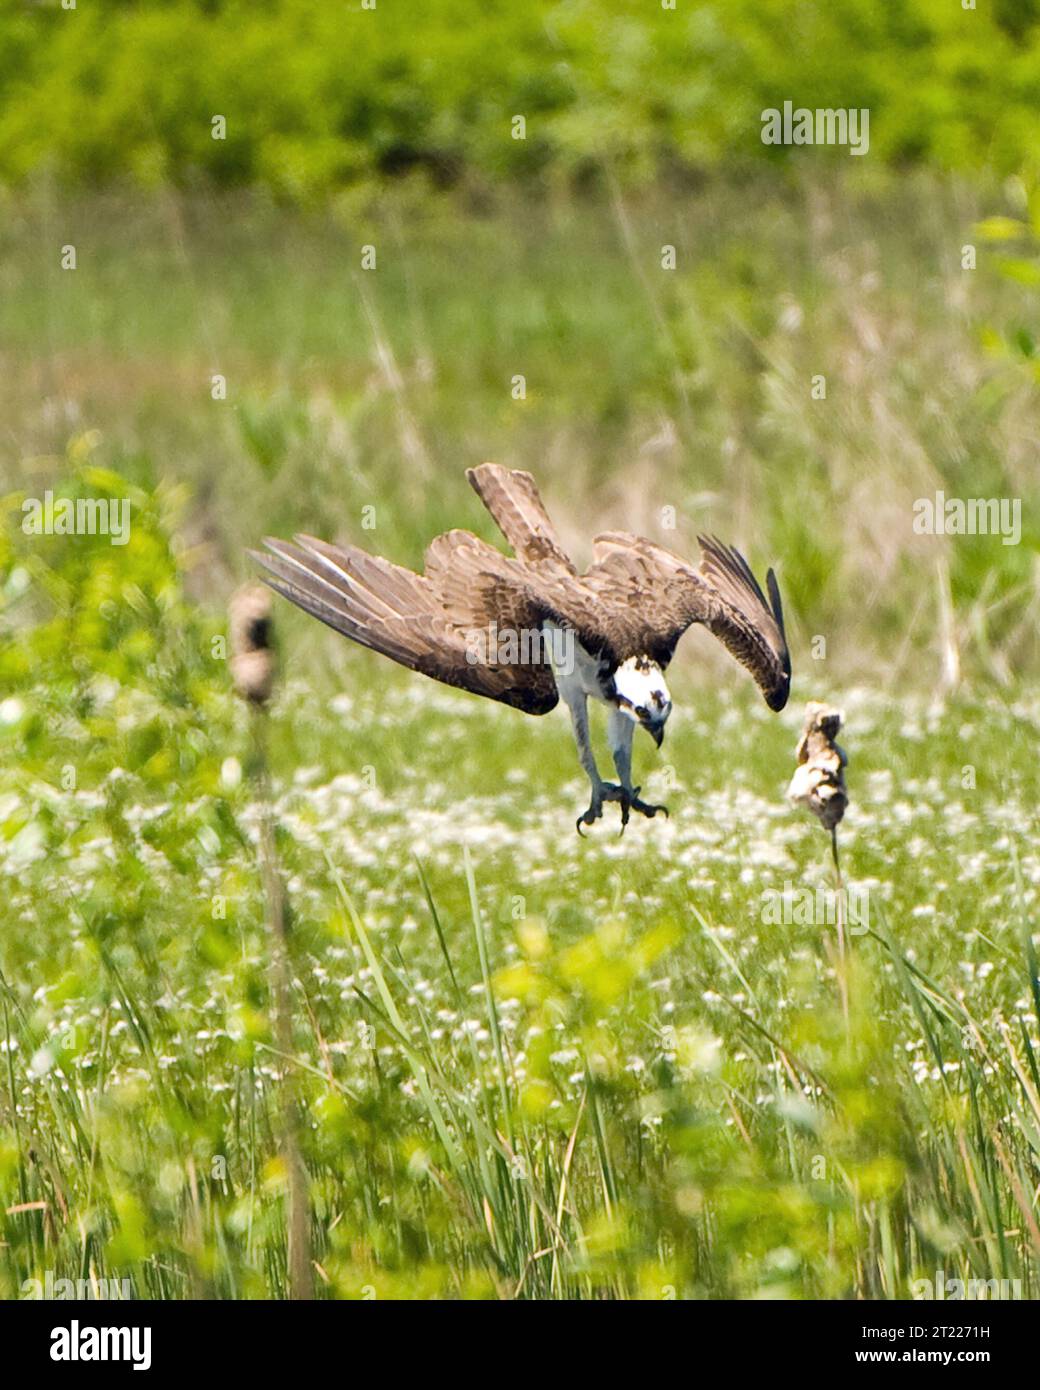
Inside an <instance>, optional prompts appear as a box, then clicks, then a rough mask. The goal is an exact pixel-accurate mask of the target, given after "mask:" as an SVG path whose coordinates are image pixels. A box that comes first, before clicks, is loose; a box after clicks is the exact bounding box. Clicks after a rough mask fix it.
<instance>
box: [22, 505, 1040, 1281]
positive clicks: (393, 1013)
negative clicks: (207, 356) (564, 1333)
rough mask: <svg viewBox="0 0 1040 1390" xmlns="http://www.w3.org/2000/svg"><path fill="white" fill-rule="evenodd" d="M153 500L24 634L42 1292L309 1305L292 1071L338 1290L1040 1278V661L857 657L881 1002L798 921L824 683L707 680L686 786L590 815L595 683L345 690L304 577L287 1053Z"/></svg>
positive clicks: (292, 619) (229, 794)
mask: <svg viewBox="0 0 1040 1390" xmlns="http://www.w3.org/2000/svg"><path fill="white" fill-rule="evenodd" d="M97 484H98V479H96V478H95V479H94V480H93V486H95V487H96V486H97ZM139 503H140V505H139V508H138V511H137V514H136V516H137V520H136V525H135V528H134V532H133V536H132V540H131V543H130V545H129V546H127V547H126V549H125V553H124V554H123V555H122V556H121V558H120V561H119V564H118V565H116V566H114V567H109V568H108V569H107V570H106V567H105V563H104V562H105V560H106V559H107V557H108V555H109V554H110V553H111V551H112V547H110V546H108V545H107V543H106V542H105V541H104V540H103V539H100V538H99V539H98V540H95V541H90V540H87V541H85V542H84V543H83V547H82V549H81V550H80V551H76V552H74V551H73V550H72V548H71V547H70V546H68V545H67V544H65V543H63V542H61V541H59V540H52V541H50V542H49V543H48V546H49V549H47V550H44V551H42V552H41V551H40V550H38V549H34V550H31V551H30V552H29V559H30V560H31V561H32V562H33V563H34V564H36V565H37V566H39V565H41V564H45V565H47V566H48V570H47V573H48V574H49V575H50V578H51V589H52V592H53V593H54V594H55V596H56V600H57V606H56V608H55V609H54V612H53V616H52V617H51V618H50V619H49V620H47V619H45V620H43V621H41V622H40V623H38V624H37V626H36V628H35V629H34V631H33V633H32V634H31V636H30V637H28V638H26V639H25V640H23V642H22V643H21V645H20V651H16V650H15V649H14V646H13V645H11V646H9V647H7V648H5V649H4V651H5V658H4V678H5V681H6V682H7V684H8V688H9V689H12V690H13V693H12V694H10V695H9V696H8V697H7V698H6V700H5V702H4V703H3V704H0V731H2V735H3V740H4V744H3V747H4V750H5V756H4V759H3V764H2V767H3V772H2V781H0V863H2V867H3V872H4V877H5V889H6V921H7V928H6V930H5V933H4V937H3V941H2V943H0V969H2V974H3V983H2V985H0V1003H2V1011H0V1026H2V1028H3V1030H4V1035H3V1040H2V1046H3V1053H4V1061H5V1068H6V1069H5V1072H4V1075H3V1078H2V1080H0V1118H2V1129H0V1200H2V1205H3V1207H4V1208H5V1209H10V1210H8V1211H7V1215H6V1217H4V1219H3V1226H2V1230H0V1239H2V1241H3V1243H2V1245H0V1288H2V1290H3V1292H4V1294H5V1295H6V1296H8V1297H18V1296H19V1295H20V1292H21V1290H22V1287H23V1281H25V1280H30V1279H34V1278H35V1279H41V1280H42V1279H44V1278H45V1277H46V1271H47V1270H50V1271H52V1277H54V1278H62V1277H67V1278H87V1279H89V1278H98V1279H100V1278H110V1279H116V1278H128V1279H130V1280H131V1281H132V1285H133V1288H134V1289H135V1291H136V1293H137V1294H138V1295H140V1296H154V1297H164V1298H171V1297H183V1296H188V1295H195V1296H200V1295H212V1296H218V1297H261V1296H274V1297H278V1296H283V1295H284V1294H285V1292H286V1256H285V1222H286V1215H285V1176H286V1175H285V1168H284V1165H283V1163H282V1160H281V1158H280V1148H279V1110H280V1108H279V1088H280V1087H281V1086H282V1085H284V1084H285V1081H284V1078H285V1076H286V1073H287V1071H289V1070H291V1072H292V1073H293V1077H294V1081H295V1094H296V1095H297V1097H298V1098H299V1100H300V1101H301V1103H302V1107H303V1111H302V1117H303V1118H302V1143H303V1149H304V1156H305V1161H306V1165H307V1170H308V1175H309V1195H310V1203H311V1241H312V1253H313V1258H314V1259H315V1261H316V1262H317V1283H318V1287H319V1290H320V1291H321V1292H322V1293H324V1294H328V1295H330V1296H336V1297H344V1298H365V1297H373V1296H375V1297H380V1298H383V1297H401V1298H414V1297H429V1296H439V1297H459V1296H465V1297H492V1298H494V1297H499V1298H510V1297H517V1296H522V1297H540V1298H545V1297H580V1298H601V1297H641V1298H668V1297H673V1296H674V1297H683V1298H685V1297H721V1296H746V1297H831V1298H835V1297H856V1296H860V1297H870V1298H884V1297H906V1296H908V1294H909V1293H910V1292H911V1289H912V1284H911V1281H913V1280H914V1279H917V1278H924V1277H927V1278H931V1277H933V1275H934V1272H935V1270H936V1269H942V1270H943V1271H944V1272H945V1274H946V1276H947V1277H948V1278H951V1279H952V1278H978V1279H1005V1278H1006V1279H1010V1280H1014V1279H1017V1280H1020V1281H1021V1287H1022V1290H1023V1294H1024V1296H1027V1297H1028V1296H1035V1295H1036V1293H1037V1280H1038V1275H1040V1264H1038V1255H1040V1239H1038V1232H1037V1228H1036V1221H1037V1218H1036V1198H1035V1193H1036V1187H1037V1172H1038V1154H1040V1101H1038V1091H1040V1084H1038V1079H1037V1068H1036V1050H1037V1048H1038V1047H1040V1037H1038V1033H1040V1027H1038V1019H1037V998H1036V994H1037V988H1038V985H1037V978H1036V961H1035V937H1034V936H1033V935H1032V925H1031V924H1032V919H1033V915H1034V911H1035V903H1036V892H1037V887H1036V885H1037V883H1038V881H1040V858H1038V856H1037V851H1036V843H1037V833H1036V832H1037V825H1036V811H1035V807H1036V804H1037V792H1038V787H1037V772H1036V769H1035V766H1034V765H1033V764H1032V763H1031V762H1029V761H1028V760H1026V759H1024V758H1023V757H1022V754H1021V747H1022V735H1023V731H1024V730H1025V731H1028V735H1029V736H1030V737H1034V736H1035V734H1036V731H1037V728H1038V724H1040V707H1038V706H1037V703H1036V700H1035V697H1034V696H1032V695H1026V694H1023V695H1021V696H1019V697H1017V698H1016V699H1014V700H1013V701H1009V700H1005V699H998V698H996V697H994V696H977V697H967V696H965V697H962V698H959V699H955V700H951V701H949V702H947V703H946V704H940V703H937V702H936V703H930V702H929V701H928V700H927V699H926V698H922V697H906V698H904V699H902V700H900V701H894V700H891V699H889V698H888V697H886V696H884V695H882V694H879V693H876V692H868V691H864V690H850V691H848V692H846V693H847V696H848V699H847V715H848V727H847V737H846V739H845V743H846V747H847V748H848V750H849V752H850V754H851V758H852V762H851V768H850V784H851V792H852V805H851V808H850V811H849V814H848V817H847V819H846V821H845V823H844V824H843V826H842V827H841V844H842V852H843V857H844V867H845V872H846V874H847V876H848V877H849V878H850V880H851V881H852V882H854V883H855V884H857V885H858V886H860V887H864V888H866V889H867V890H868V891H869V904H870V923H869V925H870V931H869V933H868V934H865V935H858V936H856V937H854V938H853V941H852V960H851V965H850V973H849V991H850V998H851V1010H850V1020H849V1024H848V1027H846V1024H845V1022H844V1020H843V1018H842V1012H841V1008H840V1005H839V991H838V985H837V981H836V976H835V970H836V966H837V962H836V958H835V953H834V940H833V938H834V931H833V928H830V929H828V928H826V927H825V926H823V925H812V924H807V923H804V922H803V923H801V924H799V922H797V921H791V922H788V923H786V924H783V923H780V924H776V923H770V922H768V921H767V920H766V919H764V916H763V905H764V898H763V894H764V893H766V892H767V891H768V890H770V889H775V890H778V891H782V890H783V889H784V886H785V884H787V883H790V884H792V885H795V886H796V887H797V886H799V885H803V884H804V885H808V886H810V887H813V888H815V887H816V886H817V885H820V884H826V883H828V882H829V881H830V879H829V875H830V868H829V854H828V845H827V839H826V836H825V835H824V834H823V832H822V831H821V830H820V829H819V827H818V826H817V825H816V823H815V822H814V821H812V820H811V818H810V817H808V816H805V815H804V814H802V813H798V812H795V811H794V810H791V809H790V808H788V806H787V805H786V803H785V801H784V796H783V793H784V788H785V786H786V782H787V779H788V776H789V773H790V771H791V769H792V766H793V747H794V743H795V741H796V737H797V732H798V722H799V710H798V708H797V707H792V708H790V709H789V710H788V711H786V712H785V713H784V715H783V716H781V717H779V718H777V717H774V716H772V715H770V714H769V713H768V711H766V710H765V708H764V706H763V705H761V703H760V702H758V701H757V698H756V697H755V695H754V692H753V691H752V690H749V689H748V683H746V682H744V681H743V680H742V678H741V675H740V673H739V672H737V671H735V670H734V671H733V672H732V673H731V679H730V680H728V681H727V683H726V685H725V687H724V689H723V690H722V691H720V692H718V693H717V694H715V695H712V696H709V695H707V694H704V693H703V692H701V693H697V692H696V691H695V690H694V689H693V688H690V689H688V690H687V691H683V689H682V686H681V684H680V681H679V679H678V678H677V679H676V681H675V682H673V684H674V686H675V687H676V689H675V693H676V694H677V695H678V696H679V698H680V702H681V703H680V707H679V711H678V713H677V715H676V717H675V719H674V721H673V724H672V725H671V726H670V729H669V735H668V738H667V740H666V742H665V745H664V748H663V750H662V754H661V755H658V754H657V753H656V752H655V750H653V749H652V747H651V745H650V742H649V740H643V742H644V743H645V747H643V748H640V749H639V750H638V752H637V770H638V773H639V775H640V776H641V777H642V778H643V779H644V785H645V786H646V787H647V788H648V794H651V795H653V796H655V797H657V796H661V797H662V798H663V799H666V800H668V801H669V802H670V805H671V810H672V818H671V819H670V820H669V821H667V822H663V821H661V820H660V819H658V820H655V821H653V822H640V823H638V824H633V825H632V826H630V828H629V830H628V832H627V834H626V835H625V837H624V838H623V839H622V838H619V837H618V835H617V827H616V826H615V825H614V824H613V823H611V822H609V821H608V822H606V823H604V824H602V825H600V826H598V827H596V828H595V830H594V832H593V834H592V836H591V838H590V840H589V841H588V842H582V841H579V839H578V837H577V835H576V834H575V832H574V828H573V822H574V818H575V816H576V814H577V812H578V811H579V810H580V809H581V808H582V806H583V805H584V800H585V793H586V788H585V787H584V786H583V785H582V779H581V778H580V777H579V775H578V774H577V770H576V764H575V760H574V757H573V752H572V749H571V744H570V733H569V730H568V728H567V725H566V721H565V719H564V718H563V717H562V716H550V717H548V718H546V719H544V720H540V721H537V722H535V721H525V720H524V717H523V716H521V715H519V714H516V713H515V712H512V711H509V710H506V709H504V708H498V707H493V706H490V705H487V704H483V703H481V702H478V701H476V700H472V699H468V698H467V697H465V696H462V695H458V694H455V693H452V692H444V691H441V690H439V689H438V688H437V687H435V686H432V685H423V684H421V683H419V682H418V681H416V680H408V679H407V678H404V677H401V678H397V677H395V676H394V675H393V673H387V672H386V671H385V670H384V669H383V668H382V667H381V666H379V665H377V664H375V663H374V662H370V661H369V659H368V658H367V657H365V656H363V655H362V654H359V653H356V652H354V651H352V650H348V649H346V648H344V647H342V646H337V645H330V647H329V656H330V659H331V660H332V661H333V662H334V665H335V675H336V679H335V682H334V683H330V682H327V681H326V680H325V679H324V678H319V679H318V680H317V681H316V682H311V681H310V680H309V679H307V678H306V677H305V673H304V672H303V671H300V670H298V669H297V670H296V672H295V674H293V669H294V665H295V662H294V657H293V654H294V651H295V647H296V637H297V632H298V631H299V632H300V635H302V634H303V632H304V631H305V630H306V629H305V624H304V620H303V619H302V618H298V617H297V616H296V615H295V614H290V613H289V612H288V611H286V610H284V609H279V612H278V623H279V627H280V628H282V629H283V630H284V632H285V635H286V642H287V646H288V652H287V654H286V664H287V666H288V669H289V674H288V676H287V678H286V681H285V684H284V688H283V690H282V693H281V695H280V696H279V698H278V700H277V702H276V704H275V706H274V708H273V710H272V712H271V715H270V716H269V718H270V724H271V727H270V736H271V753H270V759H271V775H272V780H273V787H274V793H273V795H274V809H275V814H276V818H277V823H278V826H279V835H278V846H279V854H280V857H281V859H282V863H283V867H284V872H285V874H286V878H287V884H288V895H289V902H290V906H291V915H292V942H293V945H292V950H293V962H292V978H293V991H294V994H293V1001H294V1012H295V1032H294V1036H293V1051H292V1056H291V1058H286V1057H283V1056H280V1055H279V1054H278V1052H277V1050H276V1049H275V1046H274V1043H273V1039H272V1030H271V1020H270V1012H271V1010H270V1001H269V995H268V987H267V982H266V980H267V975H266V971H267V964H268V957H269V951H268V945H267V942H266V938H265V927H264V904H263V899H262V894H261V888H260V877H259V871H258V866H257V862H256V835H257V830H258V820H257V815H258V809H257V800H256V791H255V787H254V785H253V783H252V780H251V774H252V771H253V770H254V769H253V764H252V761H251V759H252V753H251V751H250V750H251V748H252V744H251V742H250V739H249V735H248V729H247V726H246V720H245V711H244V710H243V709H242V708H241V707H238V706H236V703H235V700H234V697H233V696H232V695H231V694H230V692H229V690H228V688H227V683H226V678H225V672H224V663H223V662H222V661H220V660H214V659H213V656H212V652H213V647H212V645H211V629H209V628H208V627H207V626H206V625H204V624H201V623H200V622H199V620H198V619H197V618H196V617H195V616H193V614H192V613H191V611H190V610H188V609H187V608H185V606H184V604H183V600H182V599H181V598H180V596H179V592H178V584H177V582H176V579H175V576H174V571H173V568H172V566H173V559H172V556H171V554H170V552H169V549H168V547H167V545H166V542H165V539H164V538H165V535H166V533H167V530H168V529H169V527H170V526H171V524H172V521H173V517H172V515H171V513H170V512H169V509H168V505H167V504H166V503H164V502H163V501H162V499H159V500H156V499H149V498H146V497H145V498H140V499H139ZM22 545H23V547H24V543H22ZM23 563H25V560H24V557H23V558H21V559H17V560H15V559H14V558H13V557H12V558H11V560H10V563H9V569H8V576H7V585H8V592H9V593H10V592H11V591H12V590H13V589H17V588H18V580H17V578H16V577H15V576H16V575H17V573H18V571H19V570H20V568H21V566H22V564H23ZM37 576H38V578H40V577H42V572H41V571H40V570H39V568H38V569H37ZM106 585H107V586H110V587H108V588H106ZM133 594H137V595H138V597H137V599H136V601H135V604H134V606H133V611H132V612H130V610H128V607H127V601H128V598H129V597H130V596H132V595H133ZM16 611H17V610H16ZM88 632H89V636H90V641H91V642H92V644H93V645H92V646H91V648H90V651H89V659H83V660H81V659H77V660H73V661H72V662H69V661H68V659H67V657H68V653H69V651H70V650H72V651H73V652H75V653H77V656H79V655H81V654H82V653H83V652H84V651H85V650H86V648H85V643H86V641H87V634H88ZM693 640H694V641H695V642H696V641H699V640H700V639H698V638H695V639H693ZM705 640H707V639H705ZM218 650H219V649H218ZM337 690H338V693H334V692H335V691H337ZM684 694H685V695H686V696H687V698H686V699H685V700H684V699H683V698H682V697H683V695H684ZM968 764H971V765H972V766H973V767H974V769H975V777H974V781H975V786H974V788H968V787H966V786H965V782H969V783H970V781H971V780H972V779H971V778H970V777H966V776H965V773H964V768H965V766H966V765H968ZM69 769H72V770H73V771H74V774H75V786H74V787H72V786H71V785H70V777H69Z"/></svg>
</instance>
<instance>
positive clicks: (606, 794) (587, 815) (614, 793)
mask: <svg viewBox="0 0 1040 1390" xmlns="http://www.w3.org/2000/svg"><path fill="white" fill-rule="evenodd" d="M625 795H626V793H625V789H624V787H619V786H618V784H617V783H616V782H601V783H600V784H599V795H598V796H595V797H593V799H592V801H591V802H590V803H589V809H588V810H587V811H583V812H582V814H581V815H580V816H579V817H578V819H577V821H576V822H575V828H576V829H577V832H578V834H579V835H580V836H581V838H582V839H583V840H584V839H585V832H584V830H582V828H581V827H582V826H583V825H592V824H593V823H594V822H595V821H598V820H601V819H602V817H603V803H604V801H620V802H621V804H622V806H624V803H625Z"/></svg>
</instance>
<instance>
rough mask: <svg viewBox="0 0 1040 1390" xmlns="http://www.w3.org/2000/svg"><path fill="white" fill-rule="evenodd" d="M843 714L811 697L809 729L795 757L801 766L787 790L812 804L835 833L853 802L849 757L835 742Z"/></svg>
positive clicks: (807, 711) (799, 801)
mask: <svg viewBox="0 0 1040 1390" xmlns="http://www.w3.org/2000/svg"><path fill="white" fill-rule="evenodd" d="M842 718H843V716H842V714H841V711H840V710H836V709H833V708H832V707H831V706H830V705H824V704H821V703H820V701H818V700H811V701H810V702H809V704H807V705H806V707H805V728H804V729H803V731H802V737H801V739H800V741H799V743H798V749H797V751H796V753H795V757H796V758H797V759H798V767H797V768H796V769H795V774H794V776H793V777H792V778H791V785H790V786H789V787H788V789H787V795H788V798H789V799H790V800H791V801H793V802H794V803H795V804H796V805H798V806H808V808H809V810H810V811H812V813H813V815H814V816H818V817H819V819H820V821H821V823H822V824H823V827H824V829H825V830H830V831H832V832H833V830H834V829H835V827H836V826H837V824H838V822H839V821H840V820H841V818H842V816H844V814H845V807H846V806H847V805H848V804H849V796H848V792H847V791H846V790H845V768H846V766H847V765H848V761H849V760H848V758H847V757H846V756H845V752H844V749H842V748H839V746H838V745H837V744H836V743H835V742H834V738H835V735H836V734H837V732H838V730H839V729H840V728H841V724H842Z"/></svg>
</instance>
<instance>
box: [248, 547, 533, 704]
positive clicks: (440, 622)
mask: <svg viewBox="0 0 1040 1390" xmlns="http://www.w3.org/2000/svg"><path fill="white" fill-rule="evenodd" d="M450 537H455V538H457V539H456V540H455V542H454V545H453V544H452V542H451V540H450V539H449V538H450ZM265 543H266V545H267V546H268V549H269V551H270V552H271V553H270V554H262V553H259V552H254V553H253V556H254V559H256V560H258V561H259V562H260V564H262V565H263V566H264V568H265V569H266V570H267V571H268V574H267V576H265V578H266V579H267V583H268V584H270V586H271V587H272V588H273V589H275V590H276V591H277V592H278V593H280V594H282V595H283V596H284V597H285V598H287V599H289V600H290V601H291V602H293V603H295V604H296V605H297V606H298V607H300V608H302V609H304V611H305V612H308V613H310V614H312V615H313V616H314V617H316V618H318V619H320V620H321V621H322V622H323V623H327V624H328V626H329V627H332V628H334V629H335V630H336V631H337V632H341V633H343V635H344V636H346V637H350V638H352V640H353V641H355V642H359V643H360V644H361V645H362V646H365V647H369V648H370V649H371V650H372V651H376V652H381V653H382V654H383V655H384V656H388V657H390V658H391V659H392V660H394V661H396V662H399V663H400V665H402V666H406V667H408V668H409V670H412V671H419V672H421V673H422V674H423V675H425V676H430V677H432V678H433V679H434V680H439V681H442V682H443V683H444V684H446V685H452V686H456V687H458V688H459V689H463V690H469V691H472V692H473V693H474V694H475V695H483V696H486V697H487V698H488V699H492V700H500V701H502V702H503V703H504V704H507V705H512V706H513V707H514V708H517V709H521V710H524V711H525V712H526V713H528V714H545V713H547V712H548V711H549V710H551V709H552V708H553V707H554V706H555V705H556V703H557V701H558V699H559V696H558V694H557V691H556V683H555V681H554V679H553V675H552V671H551V668H550V667H549V666H548V665H546V664H545V663H544V662H541V661H538V660H530V659H523V658H522V655H521V653H519V652H518V653H517V659H516V660H515V661H502V660H498V659H496V656H497V653H496V652H495V651H493V650H492V649H491V648H490V646H486V647H485V648H484V649H483V652H482V650H481V649H480V648H479V647H476V648H475V647H474V645H473V637H474V634H479V633H487V632H488V631H489V629H490V627H491V624H492V623H494V624H495V625H496V626H497V627H498V628H507V627H515V628H516V629H517V630H518V631H520V630H531V629H534V630H537V629H538V628H539V626H540V621H541V619H540V609H539V607H538V605H537V603H535V602H534V601H533V600H532V598H531V596H530V595H529V594H527V592H526V590H525V588H524V584H523V579H522V574H521V575H520V576H519V577H518V576H516V575H514V574H512V573H511V572H510V571H509V570H508V568H506V567H508V566H510V565H515V564H516V562H515V561H510V560H508V558H507V557H506V556H504V555H501V554H499V552H498V551H496V550H494V549H493V548H492V547H490V546H486V547H485V546H484V543H483V542H481V541H479V540H478V539H477V537H475V536H466V533H465V532H450V533H449V536H447V537H446V536H441V537H438V540H437V541H436V542H434V546H431V548H430V552H428V564H429V565H430V568H431V571H432V572H431V573H428V574H427V575H426V576H425V577H424V576H421V575H417V574H413V573H412V571H411V570H407V569H404V568H402V567H401V566H400V565H394V564H392V563H391V562H390V561H389V560H384V559H382V558H381V557H380V556H378V555H369V554H368V553H367V552H366V551H363V550H359V549H358V548H357V547H356V546H351V545H342V546H337V545H330V544H328V543H327V542H325V541H320V540H317V539H315V538H314V537H312V536H297V537H296V540H295V543H294V544H290V543H289V542H287V541H280V540H275V539H271V538H269V539H267V541H266V542H265ZM435 546H439V547H440V549H439V550H435V549H434V547H435ZM449 552H453V554H454V558H453V560H452V562H451V563H450V564H449V563H446V561H447V558H448V554H449ZM491 557H494V560H492V559H491ZM494 561H497V562H498V567H497V572H496V571H495V568H494ZM489 566H492V568H491V569H489V568H488V567H489ZM467 576H468V579H467ZM449 577H450V578H451V581H452V582H451V584H450V585H449V584H448V582H447V581H448V578H449ZM463 598H464V601H463ZM529 654H530V649H528V652H527V655H529ZM474 657H476V659H473V658H474Z"/></svg>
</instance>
